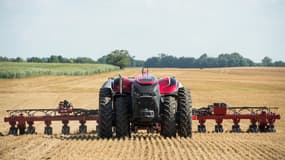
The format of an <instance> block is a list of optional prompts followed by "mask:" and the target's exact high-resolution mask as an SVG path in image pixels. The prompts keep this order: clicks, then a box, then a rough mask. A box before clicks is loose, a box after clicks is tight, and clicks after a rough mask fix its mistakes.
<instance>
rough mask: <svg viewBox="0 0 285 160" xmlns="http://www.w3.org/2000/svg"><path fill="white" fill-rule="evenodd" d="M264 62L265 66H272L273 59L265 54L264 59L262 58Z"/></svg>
mask: <svg viewBox="0 0 285 160" xmlns="http://www.w3.org/2000/svg"><path fill="white" fill-rule="evenodd" d="M262 64H263V65H264V66H272V59H271V58H269V57H267V56H265V57H264V58H263V59H262Z"/></svg>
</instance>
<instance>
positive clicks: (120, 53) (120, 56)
mask: <svg viewBox="0 0 285 160" xmlns="http://www.w3.org/2000/svg"><path fill="white" fill-rule="evenodd" d="M106 63H108V64H113V65H116V66H119V67H120V69H123V68H125V67H127V66H129V64H130V63H131V56H130V54H129V52H128V51H127V50H114V51H112V52H111V53H110V54H108V55H107V58H106Z"/></svg>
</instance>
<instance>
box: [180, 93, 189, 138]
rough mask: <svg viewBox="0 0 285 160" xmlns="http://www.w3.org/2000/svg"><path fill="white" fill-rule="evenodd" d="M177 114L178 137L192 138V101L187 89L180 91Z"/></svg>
mask: <svg viewBox="0 0 285 160" xmlns="http://www.w3.org/2000/svg"><path fill="white" fill-rule="evenodd" d="M177 112H178V114H177V124H178V125H177V126H178V135H179V136H181V137H188V136H189V137H192V101H191V96H190V90H188V89H185V88H180V89H179V90H178V108H177Z"/></svg>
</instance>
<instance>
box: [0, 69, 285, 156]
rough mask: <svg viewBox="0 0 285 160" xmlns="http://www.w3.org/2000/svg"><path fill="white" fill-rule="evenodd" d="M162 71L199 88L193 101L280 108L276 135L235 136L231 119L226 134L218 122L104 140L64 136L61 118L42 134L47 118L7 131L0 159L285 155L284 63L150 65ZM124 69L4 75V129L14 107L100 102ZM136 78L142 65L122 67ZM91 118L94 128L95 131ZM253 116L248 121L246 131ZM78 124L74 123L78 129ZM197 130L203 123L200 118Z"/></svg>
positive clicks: (0, 98) (0, 140) (0, 92)
mask: <svg viewBox="0 0 285 160" xmlns="http://www.w3.org/2000/svg"><path fill="white" fill-rule="evenodd" d="M150 71H151V73H152V74H153V75H155V76H157V77H163V76H168V75H173V76H175V77H176V78H177V79H179V80H180V81H182V82H183V84H184V85H185V86H186V87H189V88H191V89H192V98H193V105H194V107H200V106H206V105H208V104H211V103H213V102H221V101H223V102H226V103H228V104H229V105H231V106H241V105H253V106H264V105H268V106H274V107H279V108H280V109H279V113H280V114H281V118H282V120H280V121H278V122H277V123H276V128H277V133H258V134H249V133H241V134H232V133H228V131H229V130H230V128H231V125H232V123H231V122H225V123H224V129H225V130H226V133H219V134H217V133H212V130H213V128H214V122H210V121H209V122H207V124H206V126H207V130H208V131H209V132H208V133H206V134H199V133H194V134H193V138H192V139H189V138H187V139H185V138H175V139H169V138H167V139H164V138H162V137H160V136H159V135H156V134H146V133H138V134H136V135H133V136H132V138H131V139H125V140H117V139H111V140H98V139H97V138H96V136H95V135H93V134H89V135H86V136H77V135H73V136H71V137H69V138H66V137H62V136H60V134H59V133H60V129H61V124H60V123H54V124H53V125H52V126H53V128H54V132H55V135H54V136H52V137H49V136H45V135H43V127H44V125H43V123H37V124H36V128H37V132H38V134H37V135H25V136H16V137H14V136H2V137H0V159H7V160H10V159H33V160H38V159H108V160H110V159H169V160H170V159H285V158H284V157H285V145H284V142H285V120H284V117H283V115H284V113H285V68H226V69H202V70H200V69H150ZM118 73H119V72H112V73H104V74H98V75H93V76H82V77H72V76H58V77H57V76H44V77H36V78H25V79H16V80H0V132H1V133H3V134H4V135H6V134H7V132H8V127H9V126H8V124H4V122H3V118H4V116H5V115H6V112H5V110H7V109H20V108H21V109H23V108H54V107H55V106H57V103H58V101H60V100H63V99H68V100H70V101H71V102H72V103H73V104H74V106H75V107H76V106H78V107H80V108H92V109H94V108H97V106H98V90H99V88H100V86H101V84H102V83H103V82H104V81H105V80H106V79H107V78H108V77H112V76H116V75H118ZM120 73H121V74H122V75H125V76H135V75H137V74H139V73H140V69H126V70H124V71H120ZM95 125H96V124H95V123H91V122H90V123H88V127H89V128H88V131H89V132H91V131H92V130H94V129H95ZM248 125H249V122H248V121H242V122H241V129H242V130H246V129H247V128H248ZM78 126H79V124H78V123H77V122H74V123H71V131H72V133H76V132H77V130H78ZM193 128H194V131H196V130H197V123H196V122H195V123H194V124H193Z"/></svg>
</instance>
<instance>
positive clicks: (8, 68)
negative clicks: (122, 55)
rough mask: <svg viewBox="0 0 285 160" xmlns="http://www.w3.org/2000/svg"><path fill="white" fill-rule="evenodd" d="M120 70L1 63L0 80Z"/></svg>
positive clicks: (98, 67)
mask: <svg viewBox="0 0 285 160" xmlns="http://www.w3.org/2000/svg"><path fill="white" fill-rule="evenodd" d="M115 70H119V67H116V66H112V65H107V64H70V63H26V62H23V63H16V62H0V78H2V79H13V78H24V77H32V76H41V75H70V76H80V75H91V74H96V73H103V72H110V71H115Z"/></svg>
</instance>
